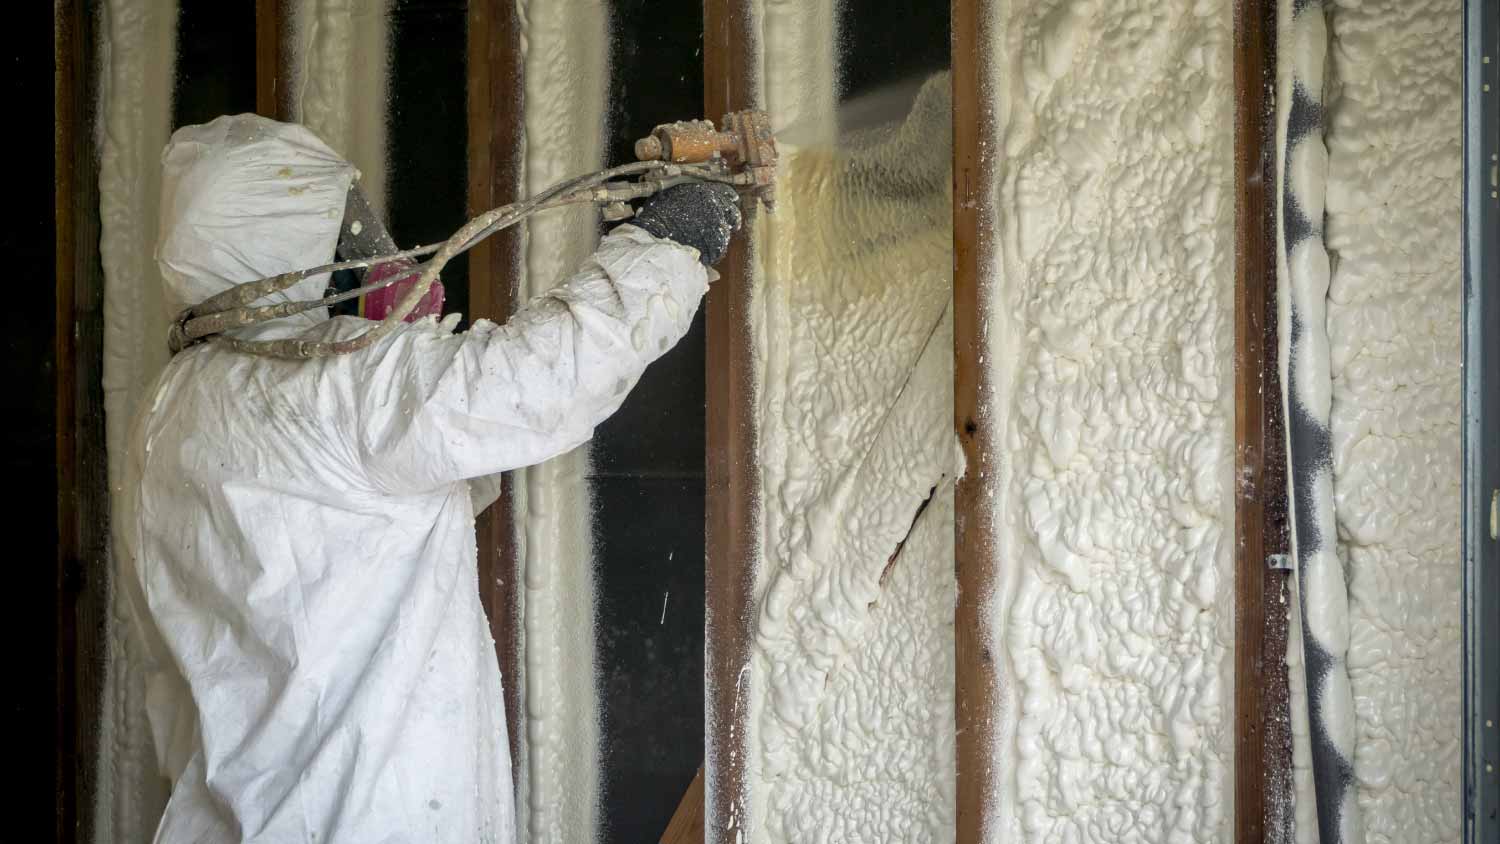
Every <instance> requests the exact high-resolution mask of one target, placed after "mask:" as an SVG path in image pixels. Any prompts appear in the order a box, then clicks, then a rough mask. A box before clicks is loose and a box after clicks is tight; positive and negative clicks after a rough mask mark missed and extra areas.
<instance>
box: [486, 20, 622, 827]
mask: <svg viewBox="0 0 1500 844" xmlns="http://www.w3.org/2000/svg"><path fill="white" fill-rule="evenodd" d="M519 12H520V15H521V21H522V29H521V47H522V51H523V55H524V59H523V61H524V62H525V80H526V81H525V84H526V92H525V93H526V97H525V145H526V151H525V158H524V162H523V164H524V176H523V178H524V185H525V188H526V190H527V192H528V193H537V192H539V191H541V190H543V189H544V188H547V187H549V186H551V185H552V184H553V183H555V182H558V181H560V180H562V179H564V178H569V177H572V176H577V175H581V174H583V173H588V172H592V171H594V170H597V169H599V167H600V166H602V164H603V156H604V133H605V117H604V115H605V114H606V112H607V109H606V108H605V102H604V98H605V92H606V86H607V83H608V78H609V68H608V56H609V49H608V44H609V40H608V39H609V31H608V25H607V21H608V10H607V7H606V5H605V4H604V3H601V2H599V0H564V2H529V0H523V2H522V3H520V5H519ZM596 220H597V212H596V211H595V210H594V209H593V208H592V207H585V208H580V209H577V210H571V211H567V212H552V213H548V214H543V215H538V216H537V217H534V218H532V219H531V220H530V221H529V222H528V223H527V228H526V235H525V237H526V242H525V246H524V250H525V251H524V259H523V263H524V274H523V278H522V281H521V288H520V291H521V295H522V296H526V297H531V296H536V295H538V294H540V293H542V292H544V291H546V290H548V289H550V288H551V287H553V286H555V285H556V284H557V283H559V282H561V281H563V280H565V279H566V278H567V276H568V275H569V274H571V273H572V272H573V270H574V269H575V268H576V267H577V266H578V264H579V263H580V262H582V261H583V259H584V258H586V257H587V256H588V255H589V253H590V252H592V251H593V249H594V247H595V245H596V244H597V243H598V230H597V225H596ZM587 476H588V448H587V447H586V446H585V447H582V448H578V449H575V450H574V451H572V452H570V453H568V454H565V455H563V456H561V457H558V458H555V459H553V460H550V461H548V462H546V463H543V464H541V465H539V466H533V467H530V468H527V469H524V470H521V471H518V472H515V473H513V475H512V477H513V478H515V480H516V486H515V498H514V501H515V508H516V523H517V525H519V526H520V531H519V537H518V542H517V559H518V560H519V561H520V563H519V564H520V566H521V567H522V579H523V584H524V587H525V588H524V589H522V590H521V595H520V601H519V604H520V611H521V613H522V618H523V619H524V622H523V629H522V648H523V660H522V665H521V676H520V677H507V678H505V682H508V683H516V682H518V683H519V684H520V697H521V700H522V703H523V710H524V718H523V724H524V728H523V729H524V732H523V735H522V736H521V741H520V748H521V752H520V756H521V758H520V759H519V760H518V765H519V769H520V777H519V778H518V782H517V792H518V799H517V822H518V823H517V829H518V834H519V840H522V841H531V842H539V843H542V844H544V843H545V842H579V841H591V840H594V838H595V837H596V836H597V831H598V829H599V796H600V794H599V792H600V767H601V764H602V763H601V759H600V730H599V691H598V677H597V673H598V672H597V668H596V666H595V662H594V660H595V639H594V607H595V601H594V576H593V533H592V510H593V508H592V504H591V503H590V497H589V489H588V481H587Z"/></svg>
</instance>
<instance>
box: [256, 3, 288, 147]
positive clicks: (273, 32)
mask: <svg viewBox="0 0 1500 844" xmlns="http://www.w3.org/2000/svg"><path fill="white" fill-rule="evenodd" d="M289 6H290V0H255V113H256V114H259V115H260V116H261V117H269V118H271V119H273V120H287V119H288V118H289V116H290V114H291V102H292V100H291V93H292V92H291V85H290V84H288V80H289V79H290V78H291V76H290V74H289V73H288V69H287V55H286V42H287V37H288V34H289V31H290V26H291V9H290V7H289Z"/></svg>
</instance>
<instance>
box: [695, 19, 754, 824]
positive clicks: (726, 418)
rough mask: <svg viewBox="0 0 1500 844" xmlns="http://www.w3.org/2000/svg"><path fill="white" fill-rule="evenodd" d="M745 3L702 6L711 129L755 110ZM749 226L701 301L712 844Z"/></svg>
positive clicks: (733, 626) (739, 489)
mask: <svg viewBox="0 0 1500 844" xmlns="http://www.w3.org/2000/svg"><path fill="white" fill-rule="evenodd" d="M751 5H752V4H751V0H704V3H703V111H704V116H705V117H707V118H708V119H710V120H715V121H717V120H718V119H719V118H720V117H722V116H723V115H725V114H727V113H728V112H731V111H735V110H738V109H743V108H750V107H753V106H754V105H756V103H755V102H754V96H755V95H754V67H755V63H754V60H755V53H754V50H755V48H756V44H757V43H758V37H757V33H756V32H755V29H754V21H755V18H754V16H753V14H752V12H751ZM752 228H753V224H752V223H751V222H750V221H747V224H746V226H745V228H744V230H742V231H741V232H740V234H738V235H736V236H735V238H734V240H733V241H732V242H731V243H730V246H729V253H728V255H727V256H726V257H725V259H724V261H723V262H722V263H721V264H720V266H719V272H720V274H721V278H720V279H719V280H718V281H717V282H715V283H714V285H713V289H712V290H710V291H709V294H708V302H707V305H706V311H707V316H706V320H707V335H708V336H707V345H708V348H707V352H706V359H707V360H706V366H707V384H706V388H705V399H706V402H707V415H706V419H705V427H706V431H705V450H706V452H707V454H706V456H705V490H706V494H707V501H706V502H705V511H706V525H705V543H706V548H705V556H704V560H705V563H704V565H705V571H704V600H705V602H706V604H705V607H706V614H705V622H704V651H705V653H704V657H705V659H704V663H705V678H704V679H705V686H706V687H705V689H704V709H705V712H704V743H705V748H704V750H705V757H706V758H705V761H704V804H705V811H704V815H705V824H706V833H705V836H704V840H706V841H708V842H710V843H711V844H718V842H731V841H736V840H740V839H742V838H743V837H744V835H745V834H746V833H745V832H744V829H743V827H744V824H745V822H746V819H747V818H746V812H745V806H746V802H745V801H746V786H747V782H746V780H745V765H744V760H745V752H746V744H745V729H744V727H745V716H746V710H747V706H746V701H745V700H744V696H745V695H746V694H747V692H748V686H747V684H748V681H749V665H750V620H751V618H752V617H753V613H752V612H751V601H752V598H753V595H752V589H753V586H754V560H755V556H754V555H755V547H756V542H755V530H756V524H757V521H756V502H757V501H758V500H759V491H758V486H759V481H760V479H759V474H758V472H757V469H756V430H755V394H754V347H753V344H752V338H751V334H750V296H751V285H752V282H753V278H754V276H753V273H752V269H751V266H752V265H751V259H752V256H751V249H750V244H749V242H748V236H747V235H748V232H749V231H750V230H751V229H752Z"/></svg>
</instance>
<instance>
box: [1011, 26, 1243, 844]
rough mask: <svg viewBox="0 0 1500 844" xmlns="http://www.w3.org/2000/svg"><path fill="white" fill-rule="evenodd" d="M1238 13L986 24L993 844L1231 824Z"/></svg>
mask: <svg viewBox="0 0 1500 844" xmlns="http://www.w3.org/2000/svg"><path fill="white" fill-rule="evenodd" d="M1231 5H1232V4H1229V3H1218V2H1117V3H1103V2H1097V3H1089V2H1078V3H1065V4H1062V5H1058V4H1053V3H1042V2H1018V3H1014V4H1011V5H1010V7H1009V12H1008V14H1006V15H1005V17H1003V18H1001V19H999V20H996V21H993V22H992V26H993V27H994V30H993V37H994V39H995V40H994V46H993V48H994V49H995V50H997V56H996V61H997V62H998V63H999V65H1000V67H999V71H998V73H997V77H996V78H997V80H998V82H997V85H998V87H997V89H996V90H994V91H992V92H991V93H992V96H993V97H994V104H995V110H996V114H997V115H999V117H998V119H999V125H998V127H997V129H998V133H999V136H1000V139H1001V143H1002V146H1003V150H1002V152H1001V154H1000V160H1001V161H1002V166H1001V167H1000V168H999V184H998V185H996V187H995V190H996V192H997V194H998V200H999V214H998V219H997V220H996V221H995V225H996V227H997V237H998V241H999V250H1000V255H999V267H998V271H997V277H996V278H992V279H989V280H988V284H989V285H990V286H991V287H990V294H989V295H991V296H992V297H993V298H992V300H991V302H992V308H993V309H994V313H995V314H996V315H997V317H996V318H997V319H1001V320H1003V321H1005V323H1006V324H1005V325H1004V326H1002V327H991V329H990V333H991V335H992V336H996V335H998V336H1001V337H1003V338H1004V339H1003V340H1002V341H1000V342H1002V343H1003V347H1002V348H998V349H992V350H991V352H990V353H989V355H988V357H989V358H990V359H991V361H992V362H991V363H990V364H989V365H992V366H996V367H999V368H1001V369H1002V372H1001V373H1000V374H998V375H997V376H996V377H995V378H994V380H995V383H997V384H1000V385H1003V386H1002V388H1001V390H1002V394H1001V395H997V396H995V397H994V400H995V403H994V406H995V407H997V408H998V412H999V413H1002V414H1004V417H1003V418H1002V419H997V420H993V422H992V424H993V425H994V426H995V428H996V430H998V431H999V432H1001V434H1000V436H1001V440H1002V442H1003V443H1004V446H1003V447H1004V454H1003V455H1002V456H1001V458H1000V459H999V461H998V464H999V465H1000V466H1002V467H1005V468H1004V471H1005V476H1004V480H1003V481H1002V484H1001V486H1002V490H1001V492H1002V494H1001V496H998V497H997V498H998V500H997V517H998V519H999V520H1000V523H1001V528H1000V533H1001V536H1000V544H1001V547H1002V548H1003V549H1004V550H1003V551H1002V556H1003V559H1004V569H1003V570H1002V573H1001V576H1002V583H1001V586H1000V593H999V595H998V596H997V599H996V602H995V609H994V616H993V624H994V628H993V631H992V636H993V637H994V642H995V648H996V651H997V652H998V653H1001V654H1003V655H1004V661H1003V663H1002V665H1003V681H1004V683H1005V686H1006V688H1007V690H1008V693H1009V695H1010V696H1011V698H1010V701H1009V704H1010V705H1008V706H1005V707H1003V709H1002V713H1003V715H1002V717H1004V718H1005V719H1007V722H1006V723H1003V724H1001V725H1000V727H1001V728H1000V730H999V732H998V734H999V736H1000V738H999V742H1000V746H998V747H997V748H996V749H995V754H996V760H997V762H996V764H997V765H998V768H999V770H1001V771H1002V772H1005V774H1004V777H1005V780H1004V784H1003V793H1002V796H1001V798H1000V803H999V805H997V806H993V807H988V810H989V811H990V812H992V813H993V814H992V817H993V825H992V827H991V828H992V829H993V830H997V831H998V832H999V834H1001V835H1002V836H1004V837H1006V838H1007V840H1016V841H1037V842H1051V841H1097V842H1105V841H1110V842H1114V841H1135V842H1190V841H1211V840H1216V839H1220V838H1223V837H1225V836H1227V835H1228V832H1229V825H1228V824H1229V820H1230V818H1231V815H1232V811H1231V805H1230V797H1229V788H1230V784H1231V780H1232V777H1231V776H1230V761H1231V760H1230V757H1231V753H1232V745H1231V741H1232V736H1231V729H1230V724H1231V718H1230V712H1229V707H1230V703H1231V701H1230V698H1231V697H1232V696H1231V695H1230V694H1229V691H1230V688H1231V687H1230V685H1229V682H1230V681H1229V678H1228V672H1229V669H1230V665H1231V658H1232V641H1233V640H1232V627H1231V625H1232V617H1233V609H1234V603H1233V595H1232V588H1233V576H1232V571H1233V569H1232V566H1233V560H1232V525H1233V516H1232V504H1233V502H1232V495H1231V492H1230V490H1231V489H1232V487H1231V486H1230V483H1231V479H1230V475H1231V467H1232V451H1231V449H1232V445H1233V440H1232V436H1231V412H1230V402H1231V400H1232V396H1231V394H1230V393H1231V387H1230V385H1231V384H1232V383H1233V379H1232V375H1231V369H1230V360H1231V343H1232V337H1233V331H1232V327H1231V319H1230V317H1231V314H1232V289H1233V276H1232V256H1233V249H1234V236H1233V220H1234V216H1233V207H1232V202H1233V185H1232V178H1233V140H1232V135H1231V131H1232V128H1231V127H1232V124H1233V120H1232V115H1233V103H1234V97H1233V94H1232V91H1231V90H1230V82H1231V77H1232V73H1231V70H1232V56H1231V14H1232V7H1231Z"/></svg>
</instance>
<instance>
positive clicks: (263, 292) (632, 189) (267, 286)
mask: <svg viewBox="0 0 1500 844" xmlns="http://www.w3.org/2000/svg"><path fill="white" fill-rule="evenodd" d="M633 175H640V176H642V177H643V178H642V180H641V181H638V182H625V183H617V184H613V185H605V184H604V183H605V182H608V181H609V180H611V179H617V178H621V177H626V176H633ZM691 181H709V182H724V183H727V184H731V185H736V186H741V187H743V186H745V185H747V184H750V182H749V181H748V177H746V176H744V175H743V174H731V173H728V172H727V171H726V170H725V169H724V167H723V165H722V164H717V163H716V164H706V165H680V164H669V163H667V162H663V161H637V162H632V163H630V164H622V165H620V166H618V167H612V168H609V169H606V170H600V171H598V172H596V173H591V174H588V175H586V176H578V177H576V178H573V179H568V180H565V181H562V182H559V183H557V184H556V185H553V186H552V187H550V188H548V189H546V190H545V191H542V192H541V193H539V194H537V195H536V196H534V197H532V198H530V199H526V200H523V201H521V202H515V203H511V204H510V205H502V206H500V207H499V208H493V209H491V210H489V211H486V212H484V213H483V214H480V215H478V216H477V217H475V218H473V219H472V220H470V221H469V222H468V223H466V224H464V226H463V227H462V228H460V229H459V230H458V231H456V232H454V233H453V235H452V236H451V237H449V238H448V239H447V240H445V241H443V242H442V243H441V244H439V245H437V246H425V247H418V248H416V249H407V250H405V251H402V252H393V253H391V254H388V255H377V256H373V257H370V258H364V259H360V260H356V261H339V262H336V263H331V264H324V265H322V266H318V267H312V268H310V269H305V270H297V271H295V272H290V273H282V274H281V275H277V276H272V277H270V278H263V279H258V280H255V281H249V282H245V283H243V284H238V285H236V286H234V287H232V288H230V289H229V290H226V291H224V292H223V293H219V294H217V295H214V296H212V297H210V298H208V299H206V300H204V301H203V302H201V303H199V304H198V305H195V306H194V307H192V308H189V309H188V310H186V311H184V312H183V313H182V314H181V315H180V316H179V317H178V319H177V321H176V322H175V323H174V324H173V326H172V332H171V335H170V337H169V339H168V345H169V347H170V348H171V350H172V353H173V354H176V353H177V352H179V351H181V350H182V349H184V348H186V347H188V346H190V345H194V344H196V343H201V342H213V343H219V344H222V345H225V346H228V347H229V348H231V349H233V350H235V351H237V352H244V353H246V354H253V355H261V356H263V357H273V358H281V359H283V360H311V359H313V358H320V357H329V356H332V355H345V354H349V353H351V352H357V351H359V350H360V349H364V348H367V347H369V346H370V345H371V344H373V343H375V342H376V341H377V340H379V339H381V338H382V337H385V336H386V335H387V334H390V333H391V332H392V331H394V330H395V329H396V328H397V326H399V325H401V323H402V322H404V321H405V319H406V316H407V315H408V314H410V313H411V312H412V310H413V309H414V308H415V307H416V306H417V304H418V303H419V302H421V301H422V297H423V296H426V295H427V291H428V290H429V289H430V288H431V287H432V283H433V281H434V280H435V279H436V278H437V277H438V274H439V273H441V272H442V270H443V268H444V267H445V266H447V264H448V262H449V261H450V260H452V259H453V257H454V256H456V255H460V254H462V253H463V252H465V251H467V250H469V249H470V248H472V247H473V246H474V245H475V244H477V243H479V242H480V241H482V240H484V239H485V238H487V237H489V236H490V235H492V234H494V233H495V232H497V231H501V230H503V229H506V228H508V227H510V226H513V225H515V224H516V223H518V222H520V221H521V220H524V219H526V218H527V217H529V216H531V215H532V214H535V213H537V212H539V211H544V210H547V209H549V208H560V207H562V206H564V205H570V204H576V203H581V202H622V201H628V200H631V199H640V198H643V197H647V196H650V195H652V194H654V193H656V192H658V191H660V190H663V189H665V188H667V187H671V186H672V185H675V184H681V183H683V182H691ZM434 252H435V253H436V254H433V256H432V258H431V260H429V261H427V262H426V263H423V264H419V265H417V266H414V267H411V268H410V269H408V270H407V271H406V272H403V273H399V274H397V275H395V276H393V277H391V278H388V279H383V280H381V281H380V282H378V283H376V284H372V285H368V286H365V287H361V288H358V289H356V290H351V291H347V292H345V293H340V294H336V295H333V296H327V297H324V298H322V299H315V300H309V301H302V302H278V303H276V304H274V305H263V306H260V307H250V305H251V303H253V302H255V301H256V300H258V299H261V298H263V297H265V296H270V295H272V294H275V293H279V292H281V291H284V290H286V289H288V288H290V287H292V286H293V285H295V284H297V283H298V282H300V281H302V280H303V279H306V278H308V277H310V276H315V275H320V274H322V273H329V272H336V271H338V270H347V269H362V268H365V267H371V266H374V265H377V264H384V263H388V262H390V261H393V260H401V259H407V258H418V257H421V256H423V255H428V254H432V253H434ZM417 272H420V273H421V275H420V276H418V278H417V281H416V283H415V284H413V285H412V287H411V289H410V290H408V291H407V292H406V295H405V296H403V297H402V298H401V301H399V302H398V303H396V307H395V309H394V310H392V311H391V312H390V313H389V314H387V315H386V317H385V318H384V319H382V320H381V321H380V322H379V323H377V324H376V325H375V326H374V327H372V328H370V329H369V330H367V331H365V332H364V333H362V334H360V335H358V336H356V337H351V338H350V339H348V340H339V341H333V342H327V341H316V340H300V339H296V338H288V339H284V340H242V339H240V338H237V337H230V336H228V335H226V334H225V333H224V332H226V331H228V330H231V329H235V328H243V327H245V326H249V325H255V324H258V323H261V322H266V321H269V320H273V319H280V318H282V317H287V316H293V315H295V314H299V313H303V312H306V311H310V310H314V309H316V308H320V307H327V306H328V305H331V304H334V303H336V302H341V301H346V300H348V299H351V298H354V297H356V296H360V295H363V294H365V293H368V292H370V291H373V290H379V289H381V288H383V287H387V286H389V285H391V284H395V283H396V282H398V281H401V280H403V279H406V278H410V277H411V275H412V274H413V273H417Z"/></svg>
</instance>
